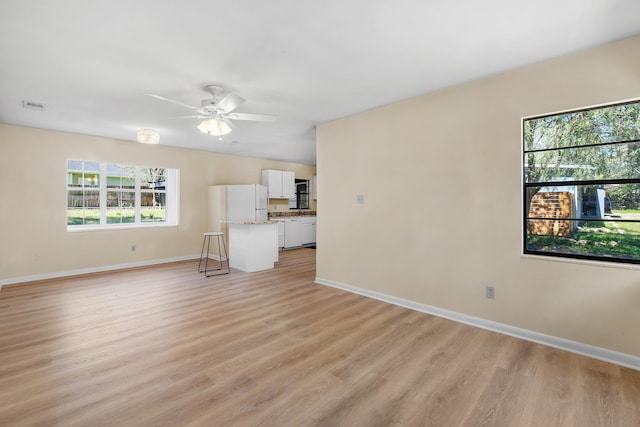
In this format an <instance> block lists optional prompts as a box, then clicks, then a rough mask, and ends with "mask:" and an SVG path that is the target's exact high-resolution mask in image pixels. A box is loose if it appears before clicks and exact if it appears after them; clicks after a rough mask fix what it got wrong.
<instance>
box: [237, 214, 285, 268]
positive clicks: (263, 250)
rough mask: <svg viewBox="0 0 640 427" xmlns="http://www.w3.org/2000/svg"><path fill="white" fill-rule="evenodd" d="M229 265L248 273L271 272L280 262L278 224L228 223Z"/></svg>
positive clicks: (253, 221) (263, 221) (261, 222)
mask: <svg viewBox="0 0 640 427" xmlns="http://www.w3.org/2000/svg"><path fill="white" fill-rule="evenodd" d="M227 224H228V225H229V265H230V266H231V267H233V268H237V269H238V270H242V271H246V272H254V271H262V270H269V269H272V268H273V264H274V263H275V262H277V261H278V224H277V222H275V221H269V220H248V221H227Z"/></svg>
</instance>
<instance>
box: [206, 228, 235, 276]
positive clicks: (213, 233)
mask: <svg viewBox="0 0 640 427" xmlns="http://www.w3.org/2000/svg"><path fill="white" fill-rule="evenodd" d="M212 237H216V238H217V239H218V258H219V264H218V268H217V269H216V270H219V271H220V273H218V274H207V272H208V271H209V244H210V243H211V238H212ZM220 240H222V247H223V249H224V261H226V262H227V271H223V270H222V265H223V259H222V252H221V251H220ZM205 243H206V244H207V252H206V253H205V251H204V245H205ZM203 257H204V258H206V259H205V261H204V270H201V269H200V268H201V266H202V258H203ZM230 272H231V268H230V267H229V255H228V253H227V247H226V246H225V243H224V233H222V232H220V231H211V232H208V233H204V239H203V240H202V250H201V251H200V262H199V263H198V273H204V275H205V277H211V276H218V275H220V274H222V273H224V274H229V273H230Z"/></svg>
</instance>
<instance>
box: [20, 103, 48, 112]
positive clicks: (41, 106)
mask: <svg viewBox="0 0 640 427" xmlns="http://www.w3.org/2000/svg"><path fill="white" fill-rule="evenodd" d="M22 106H23V107H24V108H29V109H30V110H38V111H44V110H45V109H46V107H45V105H44V104H43V103H41V102H35V101H22Z"/></svg>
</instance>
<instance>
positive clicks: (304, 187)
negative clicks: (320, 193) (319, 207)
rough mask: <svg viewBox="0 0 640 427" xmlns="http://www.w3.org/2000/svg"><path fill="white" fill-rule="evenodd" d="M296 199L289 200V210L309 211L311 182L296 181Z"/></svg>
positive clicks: (305, 180)
mask: <svg viewBox="0 0 640 427" xmlns="http://www.w3.org/2000/svg"><path fill="white" fill-rule="evenodd" d="M295 182H296V197H295V199H289V209H309V180H308V179H296V181H295Z"/></svg>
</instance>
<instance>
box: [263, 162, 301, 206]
mask: <svg viewBox="0 0 640 427" xmlns="http://www.w3.org/2000/svg"><path fill="white" fill-rule="evenodd" d="M262 185H264V186H266V187H267V188H268V189H269V198H270V199H292V198H295V197H296V175H295V173H294V172H289V171H279V170H273V169H264V170H263V171H262Z"/></svg>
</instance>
